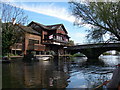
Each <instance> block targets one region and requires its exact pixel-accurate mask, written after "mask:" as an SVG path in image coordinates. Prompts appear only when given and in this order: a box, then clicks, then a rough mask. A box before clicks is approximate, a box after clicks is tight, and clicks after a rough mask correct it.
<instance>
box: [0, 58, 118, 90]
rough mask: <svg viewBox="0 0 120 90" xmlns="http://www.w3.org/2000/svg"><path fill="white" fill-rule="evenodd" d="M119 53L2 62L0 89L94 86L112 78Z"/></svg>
mask: <svg viewBox="0 0 120 90" xmlns="http://www.w3.org/2000/svg"><path fill="white" fill-rule="evenodd" d="M118 63H120V56H101V57H100V60H89V62H88V61H87V59H86V58H85V57H74V58H71V59H69V58H60V59H58V58H55V59H53V60H50V61H42V60H40V61H38V62H23V61H22V60H21V59H18V60H15V61H14V62H12V63H9V64H3V65H2V86H3V88H95V87H96V86H98V85H100V84H102V82H104V81H106V80H109V79H110V78H111V77H112V72H113V70H114V69H115V68H116V66H115V65H116V64H118Z"/></svg>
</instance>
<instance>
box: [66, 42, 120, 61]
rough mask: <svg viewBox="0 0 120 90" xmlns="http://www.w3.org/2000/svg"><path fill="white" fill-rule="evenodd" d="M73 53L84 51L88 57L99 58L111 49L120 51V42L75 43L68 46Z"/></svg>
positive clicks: (68, 49)
mask: <svg viewBox="0 0 120 90" xmlns="http://www.w3.org/2000/svg"><path fill="white" fill-rule="evenodd" d="M66 49H67V51H68V52H69V53H71V54H75V53H77V52H80V53H83V54H84V55H86V57H87V58H88V59H98V57H99V56H100V55H101V54H102V53H104V52H106V51H110V50H116V51H120V43H98V44H85V45H75V46H69V47H67V48H66Z"/></svg>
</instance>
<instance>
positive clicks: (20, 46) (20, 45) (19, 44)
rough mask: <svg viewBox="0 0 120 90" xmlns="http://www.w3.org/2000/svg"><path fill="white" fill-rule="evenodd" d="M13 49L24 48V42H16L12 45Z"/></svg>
mask: <svg viewBox="0 0 120 90" xmlns="http://www.w3.org/2000/svg"><path fill="white" fill-rule="evenodd" d="M11 49H12V50H22V43H15V44H14V45H13V46H12V47H11Z"/></svg>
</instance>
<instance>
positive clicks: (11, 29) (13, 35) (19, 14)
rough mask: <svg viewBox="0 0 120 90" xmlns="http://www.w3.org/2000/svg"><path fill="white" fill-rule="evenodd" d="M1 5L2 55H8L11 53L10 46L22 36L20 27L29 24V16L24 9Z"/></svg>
mask: <svg viewBox="0 0 120 90" xmlns="http://www.w3.org/2000/svg"><path fill="white" fill-rule="evenodd" d="M0 4H1V7H0V9H1V11H2V12H1V21H2V54H3V55H6V54H7V53H9V51H10V46H12V45H13V44H14V43H16V42H17V41H18V39H19V38H20V36H21V34H22V33H21V32H20V31H19V27H17V26H18V25H24V24H25V23H26V22H27V16H26V15H25V13H24V11H23V9H20V8H17V7H15V6H11V5H9V4H5V3H0Z"/></svg>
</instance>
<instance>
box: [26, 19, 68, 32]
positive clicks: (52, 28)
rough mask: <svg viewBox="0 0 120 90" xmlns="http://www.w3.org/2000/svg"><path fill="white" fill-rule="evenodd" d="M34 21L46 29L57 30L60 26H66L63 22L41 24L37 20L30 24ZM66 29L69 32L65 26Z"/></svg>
mask: <svg viewBox="0 0 120 90" xmlns="http://www.w3.org/2000/svg"><path fill="white" fill-rule="evenodd" d="M32 23H35V24H37V25H38V26H40V27H42V28H43V29H45V30H57V29H58V28H59V27H60V26H63V27H64V25H63V24H55V25H43V24H40V23H37V22H34V21H32V22H31V23H30V24H32ZM30 24H29V25H30ZM29 25H28V26H29ZM64 30H65V32H66V33H67V31H66V29H65V27H64Z"/></svg>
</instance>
